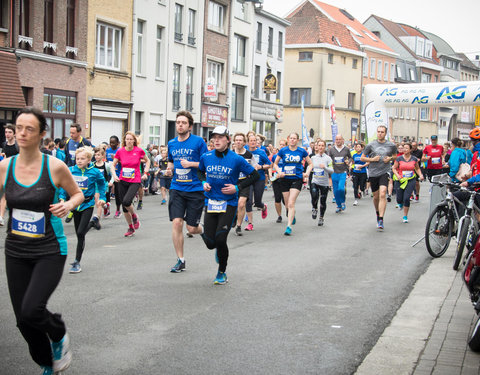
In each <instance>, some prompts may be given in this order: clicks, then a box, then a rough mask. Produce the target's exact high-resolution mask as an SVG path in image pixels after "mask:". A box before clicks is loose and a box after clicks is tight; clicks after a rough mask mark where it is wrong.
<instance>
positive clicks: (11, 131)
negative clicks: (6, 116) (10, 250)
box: [0, 124, 19, 227]
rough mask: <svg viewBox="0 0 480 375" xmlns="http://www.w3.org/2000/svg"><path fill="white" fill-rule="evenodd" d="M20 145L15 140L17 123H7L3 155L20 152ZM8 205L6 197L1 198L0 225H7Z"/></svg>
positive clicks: (8, 155)
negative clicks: (6, 212)
mask: <svg viewBox="0 0 480 375" xmlns="http://www.w3.org/2000/svg"><path fill="white" fill-rule="evenodd" d="M18 151H19V147H18V143H17V141H16V140H15V125H13V124H7V125H5V142H4V143H3V144H2V156H3V157H4V158H9V157H11V156H15V155H17V154H18ZM6 207H7V202H6V200H5V197H2V198H1V199H0V226H1V227H3V226H4V225H5V220H4V217H5V209H6Z"/></svg>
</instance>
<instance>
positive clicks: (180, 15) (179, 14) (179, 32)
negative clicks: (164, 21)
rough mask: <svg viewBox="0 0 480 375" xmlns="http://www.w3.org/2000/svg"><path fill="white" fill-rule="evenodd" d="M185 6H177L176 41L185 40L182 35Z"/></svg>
mask: <svg viewBox="0 0 480 375" xmlns="http://www.w3.org/2000/svg"><path fill="white" fill-rule="evenodd" d="M182 18H183V5H180V4H175V41H176V42H181V41H182V40H183V33H182Z"/></svg>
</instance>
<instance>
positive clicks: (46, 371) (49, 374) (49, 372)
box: [42, 366, 53, 375]
mask: <svg viewBox="0 0 480 375" xmlns="http://www.w3.org/2000/svg"><path fill="white" fill-rule="evenodd" d="M42 370H43V372H42V375H53V368H51V367H50V366H42Z"/></svg>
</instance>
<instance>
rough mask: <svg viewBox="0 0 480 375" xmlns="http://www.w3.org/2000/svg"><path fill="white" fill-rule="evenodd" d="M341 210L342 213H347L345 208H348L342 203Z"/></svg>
mask: <svg viewBox="0 0 480 375" xmlns="http://www.w3.org/2000/svg"><path fill="white" fill-rule="evenodd" d="M341 208H342V211H345V208H347V207H346V206H345V203H342V205H341Z"/></svg>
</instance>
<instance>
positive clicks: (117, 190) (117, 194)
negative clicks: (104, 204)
mask: <svg viewBox="0 0 480 375" xmlns="http://www.w3.org/2000/svg"><path fill="white" fill-rule="evenodd" d="M118 185H120V184H119V183H118V182H114V183H113V189H114V191H115V204H116V205H117V210H120V206H121V205H122V199H121V198H120V188H119V187H118Z"/></svg>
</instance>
